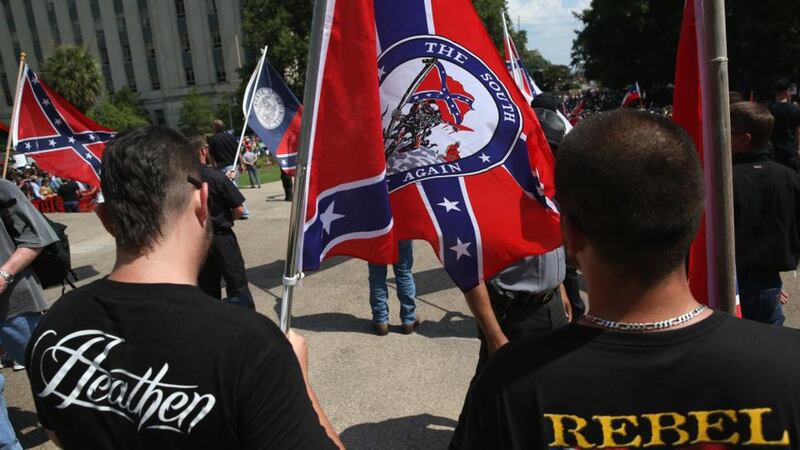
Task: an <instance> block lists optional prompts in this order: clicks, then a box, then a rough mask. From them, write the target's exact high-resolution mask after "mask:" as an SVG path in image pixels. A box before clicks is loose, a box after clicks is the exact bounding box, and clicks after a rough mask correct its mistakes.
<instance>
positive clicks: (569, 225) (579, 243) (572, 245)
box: [561, 214, 587, 264]
mask: <svg viewBox="0 0 800 450" xmlns="http://www.w3.org/2000/svg"><path fill="white" fill-rule="evenodd" d="M561 235H562V238H563V239H564V247H565V249H566V252H567V257H568V258H569V259H570V260H571V261H574V262H575V263H576V264H577V263H578V262H579V259H578V256H579V255H580V253H581V252H583V250H584V249H586V245H587V241H586V234H584V232H583V230H582V229H581V227H580V226H579V225H578V224H577V223H576V222H575V221H574V220H573V219H572V218H571V217H570V216H569V214H562V215H561Z"/></svg>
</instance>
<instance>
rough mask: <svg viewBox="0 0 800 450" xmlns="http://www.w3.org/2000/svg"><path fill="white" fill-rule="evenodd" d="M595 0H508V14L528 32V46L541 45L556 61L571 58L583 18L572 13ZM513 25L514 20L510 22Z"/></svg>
mask: <svg viewBox="0 0 800 450" xmlns="http://www.w3.org/2000/svg"><path fill="white" fill-rule="evenodd" d="M590 3H591V0H508V14H509V16H510V17H511V20H512V22H513V23H514V24H513V26H514V28H516V27H517V23H518V22H517V21H518V20H519V24H520V27H521V28H522V29H523V30H525V31H527V32H528V48H529V49H534V48H535V49H538V50H539V51H540V52H541V53H542V55H543V56H544V57H545V58H547V59H548V60H549V61H550V62H551V63H553V64H566V65H569V64H570V62H571V59H572V58H571V57H570V50H571V49H572V40H573V39H574V38H575V30H577V29H578V28H579V27H580V21H579V20H578V19H576V18H575V17H574V16H573V15H572V13H573V12H580V11H583V10H584V9H586V8H588V7H589V4H590ZM509 25H511V24H509Z"/></svg>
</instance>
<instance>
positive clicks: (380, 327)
mask: <svg viewBox="0 0 800 450" xmlns="http://www.w3.org/2000/svg"><path fill="white" fill-rule="evenodd" d="M372 329H373V330H375V334H377V335H378V336H386V335H387V334H389V324H388V323H375V322H372Z"/></svg>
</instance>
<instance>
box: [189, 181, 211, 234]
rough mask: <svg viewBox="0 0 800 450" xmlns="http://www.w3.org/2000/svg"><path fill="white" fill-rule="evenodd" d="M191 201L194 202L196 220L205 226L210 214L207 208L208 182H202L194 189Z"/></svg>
mask: <svg viewBox="0 0 800 450" xmlns="http://www.w3.org/2000/svg"><path fill="white" fill-rule="evenodd" d="M193 201H194V202H195V205H194V213H195V216H197V220H199V221H200V223H201V224H202V225H204V226H205V224H206V221H207V220H209V216H210V214H211V213H210V212H209V210H208V183H203V186H202V187H201V188H200V189H197V190H196V191H195V193H194V200H193Z"/></svg>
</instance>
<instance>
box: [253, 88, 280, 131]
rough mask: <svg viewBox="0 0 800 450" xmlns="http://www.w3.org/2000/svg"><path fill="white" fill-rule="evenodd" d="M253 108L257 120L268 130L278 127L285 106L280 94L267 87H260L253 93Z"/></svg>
mask: <svg viewBox="0 0 800 450" xmlns="http://www.w3.org/2000/svg"><path fill="white" fill-rule="evenodd" d="M253 109H254V110H255V112H256V117H257V118H258V122H259V123H260V124H261V126H263V127H264V128H266V129H268V130H274V129H275V128H278V125H280V124H281V122H283V117H284V116H285V115H286V107H285V106H284V105H283V100H281V96H280V95H278V94H277V93H275V91H273V90H272V89H270V88H267V87H263V88H260V89H259V90H257V91H256V93H255V95H253Z"/></svg>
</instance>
